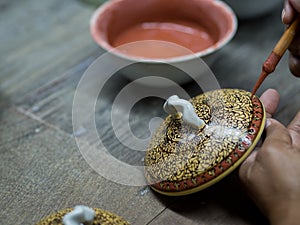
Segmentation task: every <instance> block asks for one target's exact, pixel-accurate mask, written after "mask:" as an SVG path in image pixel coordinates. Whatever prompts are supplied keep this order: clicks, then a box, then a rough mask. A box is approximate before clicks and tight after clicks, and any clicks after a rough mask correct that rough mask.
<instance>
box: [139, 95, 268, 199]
mask: <svg viewBox="0 0 300 225" xmlns="http://www.w3.org/2000/svg"><path fill="white" fill-rule="evenodd" d="M164 108H165V111H166V112H168V113H169V114H170V115H169V116H168V117H167V118H166V119H165V121H164V122H163V123H162V124H161V126H160V127H159V129H158V130H157V131H156V133H155V134H154V136H153V137H152V140H151V142H150V144H149V147H148V150H147V151H146V155H145V160H144V161H145V176H146V180H147V181H148V183H149V184H150V185H151V187H152V188H153V189H154V190H156V191H157V192H159V193H162V194H165V195H171V196H177V195H187V194H191V193H194V192H197V191H200V190H203V189H205V188H207V187H209V186H211V185H213V184H215V183H216V182H218V181H220V180H221V179H223V178H224V177H226V176H227V175H228V174H230V173H231V172H232V171H233V170H234V169H235V168H237V166H238V165H240V163H241V162H243V161H244V160H245V159H246V157H247V156H248V155H249V154H250V153H251V151H252V150H253V149H254V147H255V146H256V144H257V142H258V140H259V139H260V136H261V134H262V132H263V129H264V125H265V120H266V119H265V117H266V115H265V114H266V113H265V110H264V106H263V104H262V102H261V101H260V100H259V98H258V97H256V96H253V97H251V93H249V92H247V91H244V90H238V89H219V90H215V91H211V92H206V93H204V94H202V95H199V96H196V97H194V98H192V99H191V100H190V101H186V100H183V99H179V98H178V97H177V96H172V97H170V98H169V99H168V100H167V101H166V103H165V105H164Z"/></svg>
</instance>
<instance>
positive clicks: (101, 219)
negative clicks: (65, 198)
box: [36, 208, 129, 225]
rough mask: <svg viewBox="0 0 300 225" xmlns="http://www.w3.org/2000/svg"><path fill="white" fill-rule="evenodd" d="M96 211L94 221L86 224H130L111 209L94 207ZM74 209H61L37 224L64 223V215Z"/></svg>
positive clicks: (56, 224)
mask: <svg viewBox="0 0 300 225" xmlns="http://www.w3.org/2000/svg"><path fill="white" fill-rule="evenodd" d="M93 210H94V211H95V218H94V220H93V222H90V223H88V222H86V223H84V224H89V225H98V224H105V225H129V223H128V222H127V221H125V220H123V219H122V218H121V217H120V216H118V215H116V214H114V213H111V212H109V211H106V210H103V209H99V208H93ZM71 211H73V209H72V208H67V209H63V210H60V211H57V212H55V213H53V214H51V215H49V216H47V217H45V218H43V219H42V220H41V221H39V222H38V223H36V225H64V223H63V217H64V216H65V215H66V214H68V213H70V212H71Z"/></svg>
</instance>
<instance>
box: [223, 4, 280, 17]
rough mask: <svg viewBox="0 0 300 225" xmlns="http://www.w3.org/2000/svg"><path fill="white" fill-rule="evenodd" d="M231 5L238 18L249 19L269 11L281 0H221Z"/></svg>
mask: <svg viewBox="0 0 300 225" xmlns="http://www.w3.org/2000/svg"><path fill="white" fill-rule="evenodd" d="M223 1H224V2H226V3H228V5H230V6H231V7H232V9H233V10H234V11H235V13H236V14H237V16H238V18H240V19H251V18H255V17H259V16H262V15H265V14H267V13H270V12H271V11H272V10H273V9H275V8H276V7H277V6H279V5H280V4H282V5H283V0H251V1H249V0H223Z"/></svg>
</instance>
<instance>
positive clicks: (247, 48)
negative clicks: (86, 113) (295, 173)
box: [0, 0, 300, 225]
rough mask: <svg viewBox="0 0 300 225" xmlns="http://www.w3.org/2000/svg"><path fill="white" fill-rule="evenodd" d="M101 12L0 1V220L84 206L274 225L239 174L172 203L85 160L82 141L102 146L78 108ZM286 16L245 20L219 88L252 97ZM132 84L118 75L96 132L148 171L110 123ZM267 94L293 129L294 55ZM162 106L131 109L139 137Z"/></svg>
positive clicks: (56, 2)
mask: <svg viewBox="0 0 300 225" xmlns="http://www.w3.org/2000/svg"><path fill="white" fill-rule="evenodd" d="M94 10H95V8H94V7H93V6H90V5H88V4H84V3H82V2H80V1H76V0H64V1H61V0H52V1H38V0H27V1H9V0H2V1H0V40H1V45H0V124H1V126H0V160H1V164H0V171H1V172H0V208H1V212H0V221H1V222H2V223H5V224H14V225H17V224H22V225H24V224H34V223H36V222H37V221H38V220H40V219H41V218H42V217H44V216H46V215H49V214H50V213H52V212H55V211H56V210H60V209H63V208H67V207H73V206H75V205H77V204H84V205H87V206H90V207H99V208H103V209H106V210H109V211H111V212H113V213H116V214H118V215H120V216H121V217H123V218H125V219H126V220H128V221H129V222H130V223H132V224H151V225H154V224H186V225H193V224H210V225H211V224H212V225H214V224H216V225H217V224H218V225H220V224H224V225H225V224H226V225H229V224H239V225H254V224H262V225H263V224H268V222H267V220H266V219H265V218H264V217H263V216H262V215H261V213H260V212H259V210H258V209H257V208H256V206H255V205H254V204H253V203H252V201H251V200H250V199H249V198H248V196H247V193H245V191H244V190H243V188H242V186H241V184H240V183H239V179H238V176H237V173H233V174H231V175H230V176H228V177H227V178H226V179H224V180H222V181H221V182H219V183H218V184H216V185H214V186H212V187H211V188H209V189H207V190H204V191H201V192H199V193H196V194H193V195H190V196H185V197H176V198H175V197H166V196H161V195H159V194H156V193H154V192H153V191H152V190H151V189H150V188H149V187H147V186H126V185H122V184H118V183H116V182H112V181H110V180H109V179H106V178H105V177H103V176H101V175H99V174H98V173H97V172H96V171H95V170H93V169H92V168H91V167H90V166H89V164H88V163H87V162H86V161H85V160H84V158H83V156H82V155H81V154H80V151H79V149H78V146H77V144H76V141H75V137H78V136H82V137H83V139H82V140H83V141H85V142H86V146H90V145H92V144H93V143H94V142H95V140H93V139H89V138H88V137H89V134H90V130H89V129H87V128H85V129H82V130H80V129H79V130H74V131H73V126H72V104H73V99H74V94H75V93H76V87H77V85H78V82H79V81H80V79H81V78H82V76H83V74H84V72H85V71H86V69H87V68H88V67H89V66H90V65H91V63H92V62H93V61H94V60H95V59H96V58H97V57H99V56H100V55H101V54H103V50H101V49H100V48H99V47H98V46H97V45H96V44H95V43H94V42H93V40H92V38H91V37H90V34H89V19H90V17H91V15H92V13H93V11H94ZM280 14H281V7H280V6H279V7H278V8H277V9H275V10H274V11H273V12H272V13H271V14H269V15H266V16H264V17H261V18H257V19H252V20H246V21H239V28H238V32H237V34H236V36H235V37H234V39H233V40H232V41H231V42H230V43H229V44H228V45H227V46H225V47H224V48H223V49H221V50H220V51H219V52H218V54H216V56H215V57H216V60H215V62H214V63H213V64H212V65H211V69H212V71H213V72H214V74H215V75H216V77H217V79H218V82H219V84H220V86H221V87H222V88H226V87H230V88H241V89H245V90H249V91H251V89H252V87H253V85H254V83H255V81H256V79H257V78H258V76H259V74H260V71H261V66H262V63H263V62H264V60H265V59H266V57H267V56H268V55H269V53H270V51H271V50H272V48H273V47H274V45H275V44H276V42H277V40H278V38H279V37H280V36H281V34H282V32H283V30H284V26H283V25H282V23H281V20H280ZM128 84H130V81H129V80H127V79H126V78H124V77H122V76H119V75H116V76H114V77H113V78H112V79H110V80H109V82H107V83H106V84H105V86H104V88H103V89H102V90H101V92H100V95H99V96H98V98H97V102H96V103H97V104H96V106H95V120H96V126H97V131H98V134H99V137H100V138H101V140H102V142H103V145H104V147H106V148H107V149H109V151H110V154H111V155H112V156H113V157H115V158H117V159H119V160H121V161H123V162H125V163H127V164H130V165H142V163H143V152H142V151H132V150H131V149H130V148H128V147H124V145H122V143H121V142H120V141H119V140H118V138H117V137H116V136H115V132H114V130H113V127H112V124H111V122H112V121H111V117H110V116H111V110H112V105H113V103H114V100H115V98H116V97H117V96H118V93H120V91H121V90H122V88H124V87H125V86H126V85H128ZM95 88H97V87H95ZM183 88H184V89H185V90H186V91H187V92H188V93H189V94H190V95H191V96H193V95H196V94H199V93H201V90H200V89H199V87H198V86H197V85H195V84H194V83H188V84H185V85H183ZM267 88H275V89H277V90H278V91H279V92H280V95H281V102H280V106H279V108H278V111H277V113H276V115H275V117H276V118H277V119H279V120H280V121H282V122H283V123H284V124H288V122H289V121H290V119H291V118H292V117H293V116H294V114H295V113H296V112H297V111H298V110H299V109H300V107H299V105H300V97H299V96H300V80H299V79H297V78H295V77H293V76H292V75H291V74H290V72H289V70H288V66H287V55H286V56H285V57H284V58H283V60H282V62H281V63H280V64H279V66H278V68H277V70H276V71H275V73H274V74H272V75H270V77H269V78H267V80H266V81H265V83H264V84H263V85H262V87H261V88H260V89H259V91H258V94H261V93H262V92H263V91H264V90H266V89H267ZM93 91H95V90H93V89H90V90H88V91H87V92H86V93H85V94H86V96H87V97H89V96H92V93H93ZM162 103H163V102H162V100H161V99H159V98H145V99H143V100H141V101H139V102H138V103H137V104H136V105H135V106H134V108H133V109H132V110H131V114H130V118H129V119H130V127H131V131H132V133H133V134H134V135H136V136H137V137H138V138H149V136H150V134H151V133H150V130H149V122H150V121H151V119H152V118H153V117H164V116H165V114H164V113H163V112H162V109H161V106H162ZM123 106H124V105H123ZM123 106H122V105H120V106H117V108H116V110H117V116H118V117H119V118H120V122H119V123H118V127H119V129H120V130H121V131H124V132H123V133H122V132H121V133H122V138H125V139H126V138H130V134H128V133H126V129H125V125H124V124H123V123H122V121H123V120H124V116H123V115H124V114H123V111H122V110H123V108H122V107H123ZM83 110H84V109H83ZM85 137H86V138H85ZM103 163H105V162H103ZM110 175H113V174H107V176H108V177H109V176H110Z"/></svg>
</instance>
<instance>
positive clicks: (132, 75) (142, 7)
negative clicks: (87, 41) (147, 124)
mask: <svg viewBox="0 0 300 225" xmlns="http://www.w3.org/2000/svg"><path fill="white" fill-rule="evenodd" d="M174 21H175V22H174ZM178 21H179V22H180V23H179V24H177V22H178ZM158 23H159V24H160V25H161V26H160V28H159V29H161V28H162V29H165V30H168V29H169V30H170V29H173V28H174V27H175V29H177V28H178V27H179V28H180V29H179V28H178V29H177V31H178V30H179V31H182V30H184V32H185V33H186V34H188V33H193V35H195V34H196V33H197V32H198V31H196V32H195V30H193V27H189V24H191V23H192V24H194V25H196V26H201V27H202V28H203V29H204V30H205V32H206V33H205V32H204V33H205V34H204V36H205V35H207V36H211V37H212V39H213V43H212V44H210V45H209V46H207V47H205V48H204V49H201V50H199V51H194V50H192V49H189V47H187V46H182V45H181V43H173V42H172V41H168V40H167V41H166V40H163V39H162V40H158V39H155V40H154V39H153V38H152V37H149V38H148V37H146V38H144V40H136V41H135V40H133V41H131V42H127V43H125V44H124V45H119V46H116V44H115V43H116V42H117V41H116V40H117V39H118V37H120V36H122V35H124V32H125V33H126V31H128V30H130V29H133V28H134V29H135V27H137V26H144V25H145V26H150V27H151V26H153V25H155V26H156V25H157V24H158ZM170 23H171V24H172V25H171V27H164V26H168V25H169V24H170ZM174 24H175V25H174ZM187 24H188V25H187ZM177 25H178V27H177V28H176V26H177ZM182 27H183V28H184V29H182ZM147 29H148V28H147ZM236 29H237V19H236V16H235V14H234V12H233V11H232V9H231V8H230V7H229V6H228V5H227V4H226V3H224V2H222V1H218V0H189V1H182V0H173V1H169V0H143V1H136V0H114V1H108V2H106V3H105V4H103V5H102V6H100V7H99V8H98V9H97V10H96V12H95V13H94V15H93V16H92V18H91V21H90V31H91V35H92V37H93V39H94V40H95V42H96V43H97V44H98V45H99V46H100V47H101V48H102V49H104V50H106V51H107V52H109V53H110V54H111V56H112V57H113V58H115V59H112V60H111V63H114V62H116V61H120V60H121V61H124V64H126V63H127V64H130V66H128V67H127V68H125V69H123V70H122V73H123V74H124V75H125V76H126V77H127V78H129V79H132V80H135V79H137V78H141V77H145V76H151V75H157V76H160V77H161V76H162V77H165V78H167V79H170V78H171V79H172V80H173V81H174V82H176V83H180V84H182V83H186V82H188V81H190V77H189V76H184V75H182V72H180V71H179V70H181V68H189V71H191V73H195V74H198V75H201V71H200V69H199V68H197V67H196V66H195V65H197V62H196V61H197V60H199V58H201V59H204V60H205V61H206V62H207V63H211V62H212V61H213V60H214V53H215V52H217V51H218V50H220V49H221V48H222V47H224V46H225V45H226V44H228V43H229V42H230V40H231V39H232V38H233V36H234V34H235V33H236ZM137 36H138V35H137ZM184 40H186V39H184ZM197 43H199V42H196V45H195V46H196V47H197ZM188 44H189V43H187V45H188ZM199 45H201V43H199ZM145 46H147V48H145ZM143 48H144V49H146V50H143ZM129 52H130V53H129ZM132 52H134V54H132ZM136 53H137V54H136ZM157 53H159V54H157ZM173 53H174V54H173ZM140 54H142V55H140ZM143 54H144V55H143ZM172 54H173V55H172ZM167 65H172V66H171V67H170V66H169V67H168V66H167ZM174 67H175V68H180V69H179V70H177V69H174ZM147 85H149V82H147ZM154 85H155V84H154Z"/></svg>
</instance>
